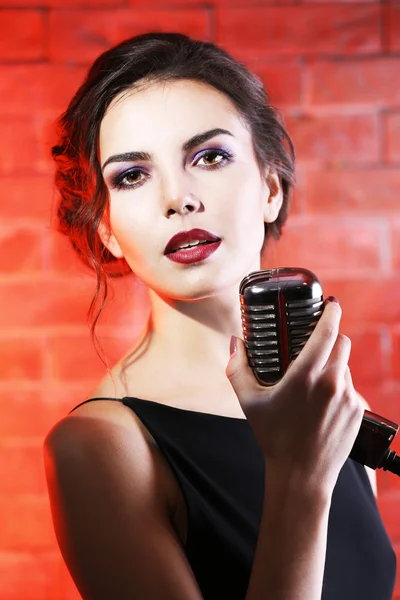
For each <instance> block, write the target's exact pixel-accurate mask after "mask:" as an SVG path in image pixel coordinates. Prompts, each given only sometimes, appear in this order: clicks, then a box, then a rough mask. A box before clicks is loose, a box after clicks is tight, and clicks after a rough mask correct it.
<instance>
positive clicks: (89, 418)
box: [43, 385, 177, 513]
mask: <svg viewBox="0 0 400 600" xmlns="http://www.w3.org/2000/svg"><path fill="white" fill-rule="evenodd" d="M110 392H111V390H110V389H109V388H108V387H107V386H106V385H105V386H99V387H98V388H96V389H95V390H94V393H93V394H90V395H89V396H88V397H87V399H91V398H110V399H109V400H93V401H90V402H85V403H84V404H82V405H81V406H79V407H78V408H76V409H75V410H73V411H72V412H71V413H69V414H68V415H66V416H65V417H64V418H63V419H61V420H60V421H58V423H56V424H55V425H54V426H53V428H52V429H51V430H50V431H49V433H48V434H47V436H46V438H45V440H44V445H43V451H44V457H45V466H46V472H47V474H48V476H49V477H50V479H51V473H56V472H57V471H63V472H64V473H65V472H66V471H76V470H77V471H81V470H82V472H87V473H89V472H90V471H91V470H92V469H95V470H98V469H99V465H102V464H103V465H104V468H105V469H106V470H107V469H108V467H107V465H109V466H110V468H111V466H112V464H114V467H113V468H112V470H113V471H114V473H115V476H116V477H118V472H119V471H120V472H121V474H124V473H125V474H126V472H127V469H128V470H130V469H131V467H130V466H129V465H135V470H136V469H137V472H138V473H139V472H140V473H142V474H143V473H144V471H143V470H145V471H146V473H147V476H148V478H150V479H152V480H156V481H158V483H159V485H160V488H159V489H160V491H161V493H162V496H163V497H164V500H165V503H166V505H167V507H168V510H169V511H171V513H173V512H174V511H175V509H176V501H177V500H176V498H177V490H176V485H175V484H174V481H173V480H172V479H171V473H170V470H169V468H168V465H167V464H166V459H165V458H164V457H163V455H162V453H161V452H160V450H159V448H158V445H157V443H156V441H155V440H154V438H153V436H152V435H151V434H150V432H149V431H148V430H147V429H146V427H145V426H144V425H143V423H142V422H141V421H140V419H139V418H138V417H137V415H136V414H135V413H134V412H133V411H132V410H131V409H130V408H129V407H127V406H125V405H124V404H123V402H122V401H118V400H122V398H117V397H114V396H113V395H111V394H110ZM112 398H115V399H112ZM132 475H133V474H132Z"/></svg>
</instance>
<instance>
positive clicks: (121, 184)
mask: <svg viewBox="0 0 400 600" xmlns="http://www.w3.org/2000/svg"><path fill="white" fill-rule="evenodd" d="M142 176H143V177H142ZM143 179H144V173H143V171H139V170H138V169H133V170H132V171H127V172H126V173H122V174H121V175H117V176H116V177H114V178H113V180H112V182H111V184H112V187H113V188H116V189H117V190H121V189H127V188H132V187H135V186H136V185H137V184H139V183H142V181H143Z"/></svg>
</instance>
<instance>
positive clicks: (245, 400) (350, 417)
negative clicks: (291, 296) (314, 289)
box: [226, 301, 364, 493]
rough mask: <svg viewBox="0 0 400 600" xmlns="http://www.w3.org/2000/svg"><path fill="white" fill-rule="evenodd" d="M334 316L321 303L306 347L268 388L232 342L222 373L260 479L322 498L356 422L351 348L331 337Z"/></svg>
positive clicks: (337, 313)
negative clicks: (255, 454)
mask: <svg viewBox="0 0 400 600" xmlns="http://www.w3.org/2000/svg"><path fill="white" fill-rule="evenodd" d="M341 315H342V310H341V307H340V305H339V304H338V303H337V302H331V301H328V302H326V304H325V309H324V311H323V314H322V316H321V318H320V320H319V321H318V323H317V325H316V327H315V329H314V331H313V333H312V334H311V336H310V338H309V340H308V341H307V344H306V345H305V346H304V348H303V349H302V351H301V353H300V354H299V356H298V357H297V358H296V360H295V361H294V362H293V363H292V364H291V365H290V367H289V369H288V371H287V372H286V373H285V375H284V377H283V378H282V380H281V381H280V382H279V383H278V384H276V385H274V386H269V387H264V386H262V385H261V384H259V383H258V381H257V380H256V378H255V376H254V374H253V372H252V370H251V367H250V366H249V364H248V360H247V356H246V350H245V346H244V342H243V340H242V339H240V338H239V339H237V350H236V352H235V353H234V354H233V355H232V356H231V358H230V360H229V363H228V365H227V368H226V375H227V377H228V379H229V380H230V382H231V385H232V387H233V389H234V390H235V393H236V395H237V397H238V399H239V402H240V404H241V407H242V410H243V412H244V413H245V415H246V417H247V419H248V421H249V424H250V426H251V427H252V429H253V431H254V434H255V437H256V439H257V441H258V443H259V445H260V447H261V450H262V452H263V454H264V457H265V461H266V465H267V468H268V474H271V476H274V475H276V477H277V478H278V479H279V478H283V479H285V481H286V482H288V481H292V482H293V484H294V485H306V486H309V488H308V489H310V490H315V491H317V490H320V491H325V492H327V493H332V491H333V488H334V486H335V483H336V480H337V477H338V475H339V471H340V469H341V468H342V466H343V463H344V462H345V460H346V458H348V456H349V454H350V451H351V449H352V446H353V443H354V441H355V438H356V436H357V434H358V432H359V429H360V425H361V421H362V417H363V414H364V407H363V404H362V402H361V401H360V399H359V397H358V395H357V393H356V391H355V389H354V387H353V382H352V378H351V374H350V370H349V367H348V360H349V356H350V348H351V342H350V339H349V338H348V337H346V336H345V335H342V334H339V333H338V332H339V324H340V319H341Z"/></svg>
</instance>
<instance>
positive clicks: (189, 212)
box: [99, 80, 281, 300]
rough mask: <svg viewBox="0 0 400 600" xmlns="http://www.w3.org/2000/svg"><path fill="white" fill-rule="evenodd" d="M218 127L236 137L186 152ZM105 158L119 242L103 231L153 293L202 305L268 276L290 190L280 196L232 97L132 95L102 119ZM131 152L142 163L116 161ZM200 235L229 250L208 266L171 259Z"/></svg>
mask: <svg viewBox="0 0 400 600" xmlns="http://www.w3.org/2000/svg"><path fill="white" fill-rule="evenodd" d="M217 129H218V130H225V131H226V132H227V133H223V132H220V133H214V134H212V133H211V134H210V135H209V136H206V137H207V138H208V139H206V140H205V141H202V142H199V141H198V140H197V142H195V143H190V144H187V142H188V141H189V140H191V139H192V138H194V136H198V135H199V134H204V133H206V132H212V131H213V130H217ZM185 144H186V147H185ZM99 153H100V164H101V165H102V167H103V177H104V181H105V184H106V186H107V188H108V191H109V201H110V224H111V235H110V236H109V237H108V235H107V231H106V229H105V227H104V226H103V225H102V226H101V227H100V229H99V233H100V235H101V238H102V240H103V243H105V245H106V246H107V247H108V249H109V250H110V251H111V252H112V253H113V254H114V255H115V256H117V257H121V256H124V257H125V259H126V261H127V262H128V264H129V266H130V267H131V269H132V270H133V272H134V273H135V274H136V275H137V276H138V277H139V279H141V280H142V281H143V282H144V283H145V284H146V285H147V286H148V287H149V288H151V289H153V290H155V291H156V292H157V293H158V294H160V295H161V296H164V297H169V298H174V299H182V300H184V299H186V300H191V299H192V300H196V299H200V298H202V297H207V296H211V295H213V294H216V293H219V292H223V291H224V289H226V288H227V287H230V286H232V285H234V286H237V285H238V283H239V282H240V280H241V279H242V278H243V277H244V276H245V275H246V274H247V273H249V272H250V271H252V270H257V269H259V268H260V266H259V265H260V250H261V247H262V244H263V240H264V220H266V221H274V220H275V219H276V217H277V215H278V212H279V208H280V205H281V192H280V190H279V191H278V193H277V194H275V196H273V194H272V193H271V191H270V189H269V187H268V185H267V172H265V173H262V174H261V173H260V171H259V168H258V165H257V163H256V159H255V155H254V151H253V147H252V139H251V134H250V132H249V131H248V129H247V128H246V126H245V125H244V123H243V121H242V120H241V118H240V116H239V113H238V112H237V110H236V109H235V107H234V105H233V104H232V103H231V101H230V100H229V99H228V98H227V97H226V96H225V95H224V94H222V93H220V92H218V91H217V90H215V89H214V88H212V87H209V86H206V85H203V84H201V83H198V82H195V81H182V80H179V81H172V82H167V83H157V84H155V83H154V84H150V85H148V86H146V87H143V88H140V89H136V90H132V91H130V92H129V93H126V92H125V93H124V94H121V95H120V96H119V97H117V98H115V99H114V101H113V102H112V103H111V105H110V107H109V109H108V110H107V112H106V114H105V116H104V118H103V120H102V123H101V127H100V134H99ZM125 153H142V156H136V157H131V158H129V157H126V158H125V159H124V160H123V161H122V162H121V161H120V160H118V161H117V160H116V159H112V157H114V156H115V155H121V154H125ZM110 159H111V160H110ZM106 162H107V165H105V163H106ZM276 181H277V179H276ZM193 228H200V229H206V230H207V231H209V232H211V233H213V234H214V235H216V236H218V237H219V238H220V239H221V240H222V243H221V244H220V246H219V247H218V249H217V250H216V251H215V252H214V253H213V254H211V255H210V256H209V257H208V258H206V259H205V260H203V261H199V262H196V263H192V264H182V263H177V262H173V261H171V260H170V259H169V258H168V257H167V256H166V255H165V254H164V248H165V246H166V244H167V242H168V241H169V239H170V238H171V237H172V236H173V235H174V234H176V233H178V232H179V231H182V230H185V231H187V230H190V229H193Z"/></svg>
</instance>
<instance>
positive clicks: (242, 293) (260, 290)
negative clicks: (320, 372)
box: [239, 267, 400, 476]
mask: <svg viewBox="0 0 400 600" xmlns="http://www.w3.org/2000/svg"><path fill="white" fill-rule="evenodd" d="M239 297H240V310H241V319H242V332H243V340H244V344H245V347H246V354H247V359H248V362H249V365H250V367H251V369H252V371H253V373H254V376H255V378H256V379H257V381H258V382H259V383H260V384H261V385H264V386H269V385H274V384H276V383H278V382H279V381H280V380H281V379H282V377H283V376H284V374H285V373H286V371H287V369H288V367H289V365H290V363H291V362H292V361H293V360H295V359H296V357H297V356H298V355H299V353H300V352H301V350H302V348H303V346H304V345H305V344H306V343H307V340H308V338H309V337H310V335H311V333H312V332H313V330H314V328H315V326H316V324H317V323H318V320H319V318H320V317H321V315H322V312H323V309H324V306H323V304H324V298H323V293H322V287H321V284H320V282H319V281H318V279H317V277H316V275H314V273H312V272H311V271H309V270H308V269H303V268H300V267H279V268H276V269H267V270H262V271H254V272H252V273H250V274H249V275H247V276H246V277H244V279H242V281H241V283H240V287H239ZM398 429H399V426H398V425H397V423H394V422H393V421H390V420H389V419H385V418H384V417H381V416H379V415H377V414H375V413H373V412H371V411H369V410H366V411H365V412H364V417H363V420H362V424H361V427H360V431H359V433H358V435H357V438H356V440H355V442H354V446H353V448H352V450H351V453H350V458H352V459H353V460H356V461H357V462H359V463H361V464H362V465H366V466H368V467H371V468H372V469H377V468H383V469H384V470H390V471H391V472H393V473H396V474H397V475H399V476H400V458H399V457H397V456H396V454H395V453H394V452H392V451H390V449H389V447H390V444H391V443H392V441H393V439H394V437H395V436H396V434H397V431H398Z"/></svg>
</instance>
